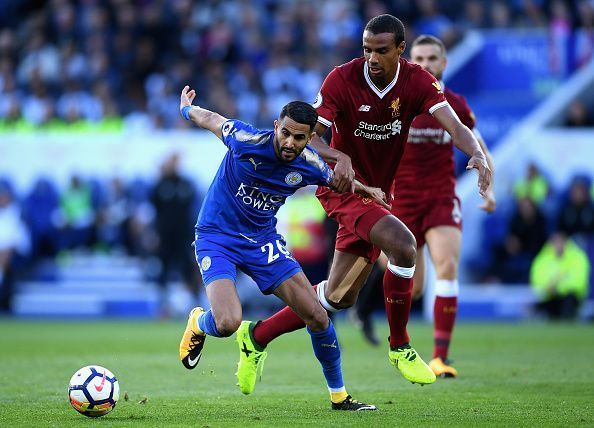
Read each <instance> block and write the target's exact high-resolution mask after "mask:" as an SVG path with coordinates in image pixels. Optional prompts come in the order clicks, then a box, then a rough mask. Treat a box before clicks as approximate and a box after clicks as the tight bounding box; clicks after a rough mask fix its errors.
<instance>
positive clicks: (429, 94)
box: [415, 70, 448, 114]
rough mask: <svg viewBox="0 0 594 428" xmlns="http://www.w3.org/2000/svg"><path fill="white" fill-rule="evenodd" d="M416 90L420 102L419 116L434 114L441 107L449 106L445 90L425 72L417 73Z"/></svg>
mask: <svg viewBox="0 0 594 428" xmlns="http://www.w3.org/2000/svg"><path fill="white" fill-rule="evenodd" d="M415 89H416V90H417V91H418V97H419V101H420V111H419V114H423V113H430V114H433V112H434V111H435V110H437V109H438V108H440V107H443V106H446V105H448V102H447V101H446V98H445V95H444V93H443V89H442V87H441V85H440V84H439V82H438V81H437V79H436V78H435V77H433V76H432V75H431V73H429V72H427V71H425V70H419V71H418V72H417V73H416V82H415Z"/></svg>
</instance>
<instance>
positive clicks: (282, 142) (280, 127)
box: [274, 116, 312, 162]
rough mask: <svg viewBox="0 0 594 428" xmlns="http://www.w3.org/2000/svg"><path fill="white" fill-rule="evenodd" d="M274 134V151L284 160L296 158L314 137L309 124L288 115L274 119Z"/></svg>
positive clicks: (289, 160)
mask: <svg viewBox="0 0 594 428" xmlns="http://www.w3.org/2000/svg"><path fill="white" fill-rule="evenodd" d="M274 134H275V138H274V142H275V144H274V151H275V152H276V155H277V156H278V158H279V159H280V160H282V161H283V162H291V161H293V160H295V158H296V157H297V156H299V155H300V154H301V152H302V151H303V149H305V146H306V145H307V143H309V141H310V140H311V137H312V131H311V129H310V128H309V125H306V124H304V123H299V122H295V121H294V120H293V119H291V118H290V117H288V116H285V117H283V118H282V119H280V120H275V121H274Z"/></svg>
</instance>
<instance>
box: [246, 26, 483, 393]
mask: <svg viewBox="0 0 594 428" xmlns="http://www.w3.org/2000/svg"><path fill="white" fill-rule="evenodd" d="M405 47H406V44H405V42H404V26H403V25H402V22H401V21H400V20H399V19H397V18H395V17H394V16H392V15H379V16H376V17H375V18H373V19H371V20H370V21H369V22H368V24H367V25H366V27H365V30H364V32H363V53H364V57H363V58H357V59H354V60H352V61H350V62H348V63H346V64H343V65H341V66H338V67H336V68H335V69H334V70H333V71H332V72H330V74H329V75H328V76H327V77H326V80H325V81H324V83H323V85H322V88H321V90H320V93H319V94H318V97H317V98H316V101H315V102H314V107H316V109H317V112H318V115H319V117H318V125H317V126H316V128H315V132H316V133H317V135H318V136H319V135H323V134H324V132H325V131H326V129H327V128H328V127H330V126H331V127H332V139H331V143H330V147H328V146H327V145H326V144H325V143H324V141H323V140H321V139H320V138H319V137H314V138H313V139H312V143H311V144H312V146H314V148H315V149H316V150H317V151H318V152H319V153H320V155H321V156H322V157H323V158H324V160H326V161H327V162H329V163H333V164H335V168H334V172H335V177H337V179H338V180H339V183H338V185H337V188H338V190H345V189H346V190H348V189H349V188H352V179H353V176H355V177H356V178H357V179H358V180H359V181H361V182H362V183H364V184H366V185H369V186H375V187H379V188H381V189H382V190H383V191H384V193H385V194H386V195H387V196H388V197H387V199H388V203H390V200H391V199H392V197H391V195H392V185H393V182H394V177H395V175H396V169H397V167H398V164H399V163H400V159H401V158H402V154H403V152H404V148H405V146H406V141H407V137H408V131H409V128H410V125H411V123H412V121H413V119H414V118H415V116H418V115H419V114H423V113H429V114H432V115H433V117H435V118H436V119H437V120H438V121H439V123H441V125H442V126H443V127H444V128H445V129H447V130H448V132H449V133H450V135H452V137H453V140H454V141H455V144H456V146H457V147H458V148H460V149H461V150H462V151H463V152H464V153H466V154H467V155H469V156H470V157H471V158H470V160H469V162H468V168H469V169H470V168H476V169H477V170H478V187H479V191H480V193H481V194H484V193H485V192H486V191H487V188H488V187H489V185H490V182H491V170H490V169H489V166H488V165H487V160H486V157H485V154H484V153H483V151H482V149H481V147H480V145H479V143H478V142H477V141H476V138H475V137H474V135H473V134H472V132H471V131H470V130H469V129H468V128H467V127H466V126H464V125H463V124H462V123H461V122H460V120H459V119H458V117H457V116H456V114H455V113H454V112H453V110H452V109H451V108H450V106H449V104H448V102H447V101H446V98H445V96H444V93H443V91H442V90H441V86H440V84H439V82H438V81H437V80H436V79H435V78H434V77H433V76H432V75H431V74H430V73H428V72H426V71H425V70H423V69H422V68H421V67H420V66H418V65H414V64H411V63H410V62H408V61H407V60H405V59H403V58H401V57H400V56H401V55H402V53H403V52H404V50H405ZM353 173H354V174H353ZM343 186H344V187H343ZM317 196H318V198H319V200H320V202H321V204H322V206H323V207H324V209H325V210H326V212H327V213H328V215H329V216H330V217H332V218H334V219H335V220H336V221H337V222H338V224H339V229H338V234H337V238H336V246H335V253H334V259H333V263H332V267H331V269H330V274H329V277H328V280H327V281H323V282H321V283H320V284H318V285H317V293H318V297H319V299H320V302H321V304H322V306H323V307H324V308H325V309H326V310H328V311H329V312H336V311H338V310H340V309H345V308H349V307H351V306H352V305H353V304H354V303H355V301H356V299H357V295H358V294H359V290H360V289H361V286H362V285H363V283H364V282H365V279H366V278H367V276H368V274H369V272H370V271H371V268H372V266H373V263H374V262H375V261H376V259H377V257H378V256H379V254H380V251H383V252H384V253H385V254H386V255H387V257H388V260H389V263H388V269H387V270H386V274H385V277H384V283H383V288H384V297H385V307H386V314H387V318H388V323H389V326H390V338H389V345H390V348H389V352H388V356H389V360H390V362H391V363H392V364H393V365H394V366H395V367H397V368H398V370H400V372H401V373H402V375H403V376H404V377H405V378H406V379H407V380H409V381H411V382H413V383H419V384H429V383H433V382H435V374H434V373H433V371H432V370H431V369H430V368H429V367H428V366H427V364H425V362H424V361H423V360H422V359H421V358H420V356H419V355H418V354H417V353H416V351H415V350H414V349H413V348H412V347H411V346H410V344H409V341H410V339H409V336H408V333H407V331H406V325H407V323H408V317H409V312H410V305H411V296H412V282H413V281H412V278H413V275H414V272H415V260H416V252H417V244H416V241H415V238H414V236H413V234H412V233H411V232H410V231H409V230H408V228H407V227H406V226H405V225H404V223H402V222H401V221H400V220H399V219H398V218H396V217H395V216H394V215H393V214H392V213H391V212H390V211H389V210H388V209H386V208H385V207H383V206H382V205H380V204H377V203H375V202H373V201H371V200H369V199H366V198H360V197H358V196H357V195H356V194H354V193H345V194H339V193H337V192H333V191H325V190H324V189H321V188H320V189H318V192H317ZM303 326H304V324H303V321H301V319H300V318H299V317H298V316H297V315H296V314H295V313H293V312H292V311H291V310H290V309H288V308H284V309H282V310H281V311H279V312H277V313H276V314H274V315H273V316H272V317H270V318H268V319H266V320H264V321H261V322H259V323H257V324H256V325H255V326H254V323H250V322H248V321H244V322H243V323H242V326H241V327H240V330H238V335H237V340H238V344H239V349H240V361H239V365H238V371H237V377H238V381H239V386H240V389H241V390H242V392H244V393H246V394H247V393H250V392H252V391H253V388H254V384H255V380H256V370H257V368H258V367H259V366H261V364H260V361H262V358H263V357H264V356H265V351H264V348H265V347H266V346H267V345H268V343H269V342H270V341H272V340H273V339H274V338H275V337H278V336H280V335H281V334H283V333H286V332H289V331H293V330H296V329H299V328H303ZM328 346H332V344H328Z"/></svg>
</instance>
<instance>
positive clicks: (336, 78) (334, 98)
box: [312, 67, 344, 127]
mask: <svg viewBox="0 0 594 428" xmlns="http://www.w3.org/2000/svg"><path fill="white" fill-rule="evenodd" d="M338 70H339V67H335V68H334V70H332V71H331V72H330V73H329V74H328V76H326V79H325V80H324V83H323V84H322V88H321V89H320V92H318V96H317V97H316V100H315V101H314V102H313V104H312V105H313V107H314V108H315V109H316V111H317V112H318V122H320V123H321V124H323V125H326V126H328V127H330V126H332V123H333V122H334V119H335V118H336V115H337V114H338V112H339V110H340V105H341V104H342V100H341V91H340V88H341V86H342V87H344V85H342V84H341V82H342V78H341V76H340V73H339V71H338Z"/></svg>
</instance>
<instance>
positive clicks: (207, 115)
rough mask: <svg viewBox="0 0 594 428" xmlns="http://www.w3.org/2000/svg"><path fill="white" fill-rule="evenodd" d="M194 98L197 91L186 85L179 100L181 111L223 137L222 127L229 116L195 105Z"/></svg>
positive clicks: (188, 118)
mask: <svg viewBox="0 0 594 428" xmlns="http://www.w3.org/2000/svg"><path fill="white" fill-rule="evenodd" d="M194 98H196V91H195V90H194V89H190V87H189V86H187V85H186V86H184V88H183V89H182V91H181V96H180V101H179V111H180V113H181V114H182V116H183V117H184V118H185V119H186V120H191V121H192V122H194V123H195V124H196V125H198V126H199V127H201V128H204V129H208V130H209V131H210V132H212V133H213V134H215V135H216V136H217V137H218V138H219V139H221V137H222V135H223V134H222V130H221V127H222V126H223V123H225V122H226V121H227V118H226V117H223V116H221V115H220V114H218V113H216V112H214V111H210V110H207V109H205V108H202V107H200V106H193V105H192V101H194Z"/></svg>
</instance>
